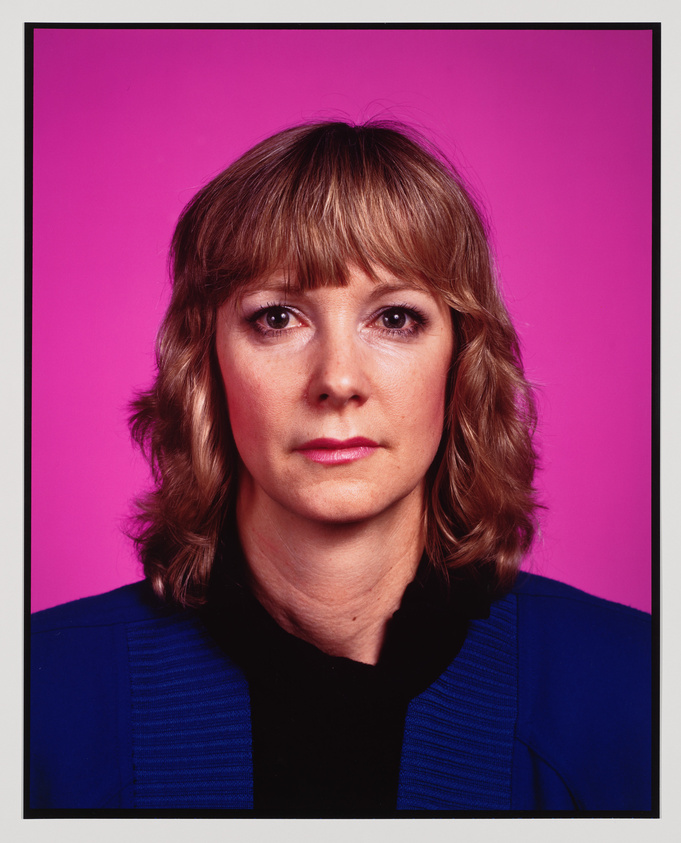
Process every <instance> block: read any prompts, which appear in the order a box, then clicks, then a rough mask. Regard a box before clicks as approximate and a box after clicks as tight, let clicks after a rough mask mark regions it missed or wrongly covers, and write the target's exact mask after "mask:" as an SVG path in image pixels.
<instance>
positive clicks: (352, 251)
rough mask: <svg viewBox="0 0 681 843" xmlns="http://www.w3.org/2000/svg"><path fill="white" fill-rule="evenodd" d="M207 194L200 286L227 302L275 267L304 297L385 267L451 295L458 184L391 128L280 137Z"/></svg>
mask: <svg viewBox="0 0 681 843" xmlns="http://www.w3.org/2000/svg"><path fill="white" fill-rule="evenodd" d="M273 140H274V141H276V143H273ZM201 193H202V194H203V199H202V200H199V197H197V200H199V202H202V203H203V204H204V205H205V209H206V213H205V214H204V215H202V219H201V222H202V223H203V224H202V225H201V230H200V231H199V233H198V234H199V236H198V238H197V240H198V245H199V249H200V250H202V251H203V254H202V255H201V257H202V261H201V263H202V264H203V266H204V270H205V276H204V283H206V282H207V283H208V285H209V287H210V288H211V290H212V292H213V293H214V294H216V295H217V296H218V298H220V299H225V298H227V297H229V296H230V295H232V294H233V293H235V292H237V290H238V288H240V287H242V286H244V285H248V284H249V283H251V282H253V281H256V280H258V279H261V278H264V277H267V276H269V275H271V274H272V273H273V272H275V271H278V272H283V274H284V276H285V277H286V278H287V279H288V281H289V282H290V283H295V285H296V286H299V287H301V288H303V289H310V288H315V287H320V286H326V285H343V284H346V283H347V280H348V268H349V267H350V266H355V267H358V268H359V269H362V270H364V271H365V272H366V273H367V274H368V275H369V276H370V277H372V278H376V269H377V268H379V267H380V268H383V269H385V270H387V271H389V272H390V273H391V274H392V275H394V276H396V277H398V278H405V279H409V280H413V281H418V282H420V283H425V284H427V285H428V286H429V287H432V288H434V289H435V290H437V291H438V292H439V293H440V294H441V295H443V296H444V297H445V298H446V299H447V300H449V301H451V300H452V298H453V296H452V294H453V292H454V290H453V289H452V274H453V272H454V274H456V266H457V263H459V262H460V260H459V259H460V257H461V254H462V249H465V244H464V243H463V240H464V239H466V238H465V232H466V230H467V229H468V228H469V225H470V220H464V219H462V216H463V215H462V210H461V207H462V202H461V195H460V193H461V191H460V187H459V185H458V183H457V181H456V180H455V177H454V174H453V173H452V172H450V171H449V170H448V169H447V167H446V165H445V164H444V163H441V162H440V161H439V160H437V159H435V158H434V157H433V156H432V155H429V154H428V153H426V152H425V151H424V150H423V149H421V148H420V147H419V146H418V145H417V144H416V143H415V142H414V141H412V140H411V139H409V138H408V137H406V136H405V135H403V134H398V133H396V132H395V131H394V130H392V129H391V128H390V127H389V126H387V125H384V124H382V125H377V124H372V125H370V126H361V127H354V126H348V125H346V124H343V123H340V124H325V125H322V126H314V127H298V128H296V129H291V130H288V131H287V132H282V133H281V134H280V135H278V136H275V138H274V139H272V138H270V139H269V140H268V141H266V142H264V143H263V144H260V145H259V146H256V147H255V148H254V149H252V150H250V152H248V153H247V154H246V155H245V156H243V157H242V158H241V159H239V160H238V161H236V162H235V163H234V164H233V165H232V166H231V167H230V168H229V169H228V170H226V171H225V173H223V175H222V176H219V177H218V179H216V180H215V181H214V182H212V183H211V184H209V185H208V186H207V188H205V189H204V191H202V192H201ZM195 201H196V200H195ZM187 210H188V211H190V209H189V208H188V209H187ZM196 210H199V209H198V208H197V209H196ZM476 220H477V217H476ZM194 223H196V217H195V218H194ZM194 234H195V236H196V229H195V228H194ZM176 254H177V252H176ZM176 270H177V267H176ZM454 298H456V296H454ZM452 303H453V302H452Z"/></svg>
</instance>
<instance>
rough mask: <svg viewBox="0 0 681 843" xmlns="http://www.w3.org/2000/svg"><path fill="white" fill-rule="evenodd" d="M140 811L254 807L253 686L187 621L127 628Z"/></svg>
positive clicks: (179, 618) (190, 619)
mask: <svg viewBox="0 0 681 843" xmlns="http://www.w3.org/2000/svg"><path fill="white" fill-rule="evenodd" d="M128 646H129V650H130V681H131V685H132V742H133V765H134V771H135V806H136V807H137V808H173V809H174V808H233V809H242V808H252V807H253V774H252V761H251V755H252V753H251V723H250V703H249V694H248V686H247V684H246V679H245V678H244V676H243V674H242V673H241V671H240V670H239V668H237V667H236V665H234V664H233V662H231V661H229V660H228V659H227V657H226V656H225V655H224V654H223V652H222V651H221V650H220V648H219V647H218V646H217V644H216V643H215V642H214V641H213V639H212V637H211V636H210V634H209V633H208V631H207V630H206V629H205V627H204V626H203V624H202V623H201V622H200V621H199V620H198V619H196V618H194V617H191V616H187V615H174V616H170V617H167V618H161V619H155V620H154V621H152V622H145V623H139V624H130V625H129V627H128Z"/></svg>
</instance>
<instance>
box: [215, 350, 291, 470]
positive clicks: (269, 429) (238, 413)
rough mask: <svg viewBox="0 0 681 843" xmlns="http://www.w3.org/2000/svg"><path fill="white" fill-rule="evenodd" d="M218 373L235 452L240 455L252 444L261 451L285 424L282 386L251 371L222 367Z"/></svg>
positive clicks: (257, 371) (276, 381)
mask: <svg viewBox="0 0 681 843" xmlns="http://www.w3.org/2000/svg"><path fill="white" fill-rule="evenodd" d="M221 370H222V379H223V384H224V389H225V397H226V400H227V411H228V413H229V421H230V425H231V428H232V435H233V436H234V441H235V442H236V445H237V448H238V449H239V451H240V452H243V451H244V450H245V449H247V448H249V447H251V446H253V445H255V444H258V445H260V446H261V447H262V445H263V444H264V443H267V442H268V441H269V440H270V438H271V437H272V433H273V431H275V430H276V429H278V428H279V427H281V426H282V425H283V424H285V420H286V407H285V395H286V388H285V386H284V384H282V383H281V380H280V379H277V378H274V377H269V376H268V375H267V373H266V372H263V371H262V370H257V368H255V367H243V366H242V367H240V366H238V365H229V364H224V365H221ZM243 456H245V454H244V453H242V457H243Z"/></svg>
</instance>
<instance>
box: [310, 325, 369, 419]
mask: <svg viewBox="0 0 681 843" xmlns="http://www.w3.org/2000/svg"><path fill="white" fill-rule="evenodd" d="M311 351H312V354H313V355H314V363H313V367H312V376H311V379H310V386H309V393H308V394H309V398H310V401H311V402H312V403H313V404H315V405H317V406H322V407H329V408H333V409H341V408H343V407H345V406H346V405H348V404H357V405H361V404H363V403H364V402H365V401H366V399H367V398H368V396H369V377H368V372H367V369H366V362H367V361H366V360H365V359H364V354H363V349H362V348H360V347H359V343H358V340H357V338H356V337H354V336H353V335H352V332H342V331H339V330H335V331H333V330H332V331H328V332H324V335H323V336H320V337H319V338H318V341H317V342H316V343H315V348H314V349H311Z"/></svg>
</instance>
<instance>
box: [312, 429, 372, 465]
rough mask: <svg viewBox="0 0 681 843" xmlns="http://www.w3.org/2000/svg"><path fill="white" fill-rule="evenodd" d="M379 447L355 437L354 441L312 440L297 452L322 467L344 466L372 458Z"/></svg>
mask: <svg viewBox="0 0 681 843" xmlns="http://www.w3.org/2000/svg"><path fill="white" fill-rule="evenodd" d="M378 447H379V446H378V443H377V442H374V441H373V440H371V439H365V438H364V437H363V436H355V437H354V438H352V439H311V440H310V441H309V442H305V443H304V444H303V445H300V446H299V447H298V448H296V451H298V453H300V454H302V455H303V456H304V457H307V459H309V460H312V462H316V463H321V464H322V465H343V464H345V463H349V462H355V461H356V460H361V459H364V458H365V457H369V456H371V454H373V453H374V451H376V450H377V449H378Z"/></svg>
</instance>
